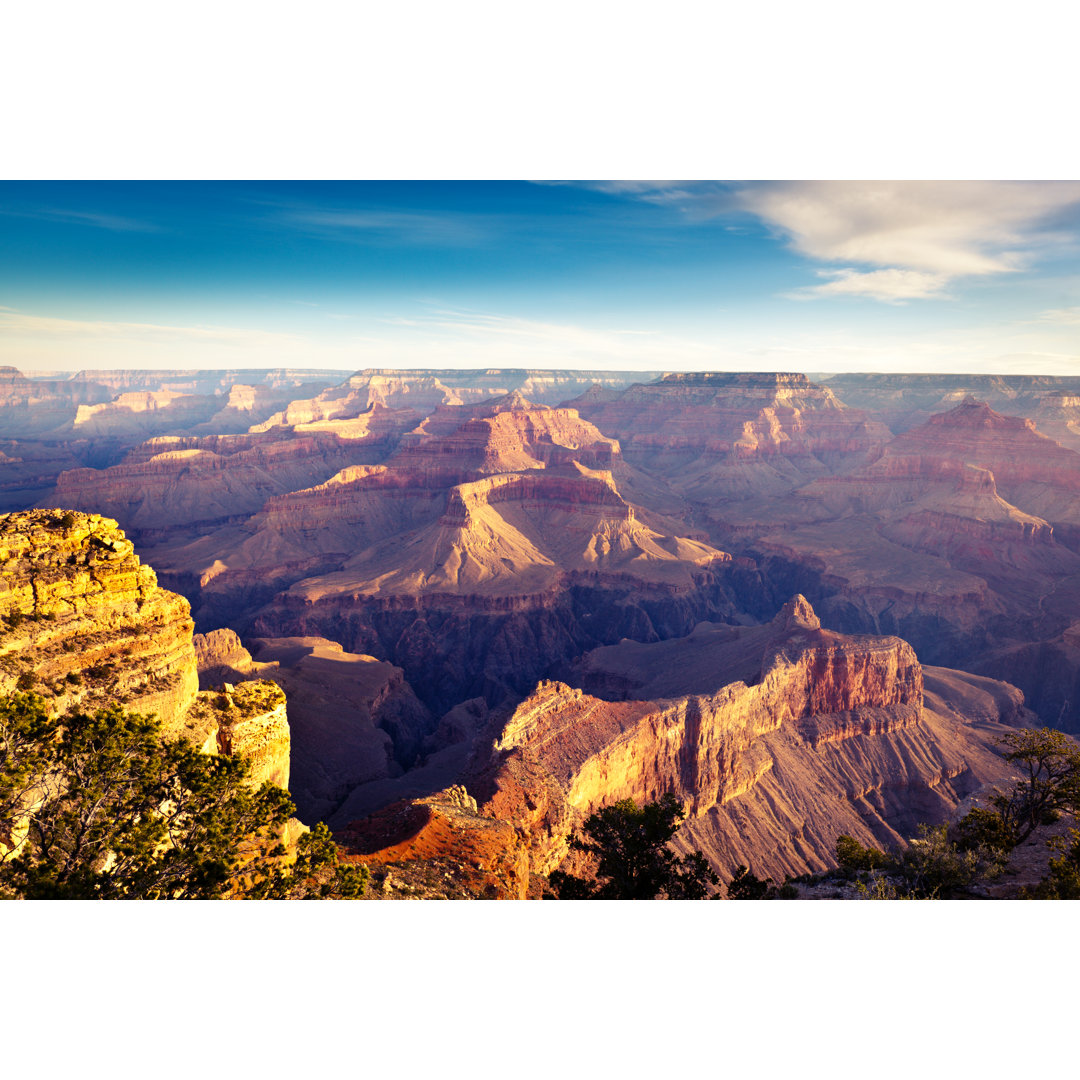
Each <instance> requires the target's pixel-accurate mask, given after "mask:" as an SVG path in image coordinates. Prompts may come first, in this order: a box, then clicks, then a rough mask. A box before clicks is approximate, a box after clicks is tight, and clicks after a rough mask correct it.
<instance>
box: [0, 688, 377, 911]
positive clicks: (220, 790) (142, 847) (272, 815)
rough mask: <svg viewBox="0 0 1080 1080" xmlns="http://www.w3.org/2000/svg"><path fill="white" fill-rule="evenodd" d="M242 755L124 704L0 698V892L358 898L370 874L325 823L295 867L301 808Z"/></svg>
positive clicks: (74, 896) (25, 895) (26, 895)
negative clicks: (57, 705)
mask: <svg viewBox="0 0 1080 1080" xmlns="http://www.w3.org/2000/svg"><path fill="white" fill-rule="evenodd" d="M247 775H248V765H247V763H246V762H244V761H242V760H241V759H239V758H231V757H218V756H212V755H208V754H202V753H200V752H199V750H198V749H197V748H196V747H194V746H193V745H191V744H190V743H188V742H186V741H184V740H179V741H176V742H166V741H163V740H162V738H161V728H160V725H159V724H158V722H157V721H156V720H154V719H153V718H152V717H147V716H140V715H138V714H135V713H126V712H124V711H123V710H122V709H121V708H118V707H114V708H111V709H99V710H97V711H96V712H94V713H92V714H90V713H69V714H68V715H67V716H65V717H63V718H62V719H58V718H55V717H50V716H49V714H48V712H47V710H46V708H45V702H44V700H43V699H42V698H41V697H39V696H38V695H36V694H22V695H15V696H12V697H9V698H2V699H0V835H2V836H6V837H9V838H10V837H25V839H24V840H23V841H22V842H21V843H19V844H16V845H14V847H13V849H12V850H9V851H7V852H6V853H5V854H4V855H2V856H0V897H8V898H22V899H37V900H50V899H52V900H55V899H63V900H84V899H96V900H112V899H146V900H159V899H213V898H220V897H225V896H236V897H257V898H263V899H275V898H291V899H307V898H318V897H325V896H343V897H348V896H356V895H359V893H360V892H362V891H363V889H364V886H365V883H366V880H367V871H366V868H360V867H355V866H351V865H348V864H342V863H340V862H339V860H338V852H337V847H336V845H335V844H334V843H333V840H332V839H331V838H330V834H329V831H328V830H327V829H326V827H325V826H321V827H316V828H315V829H314V830H312V831H311V832H310V833H308V834H307V835H306V836H305V837H303V838H302V839H301V841H300V843H299V845H298V849H297V857H296V860H295V863H294V864H292V865H288V864H287V863H286V862H285V860H284V856H285V855H286V852H285V849H284V847H283V845H282V843H281V836H282V832H283V829H284V827H285V825H286V823H287V822H288V820H289V818H290V817H291V815H292V814H293V812H294V810H295V807H294V806H293V803H292V800H291V799H290V798H289V794H288V792H286V791H284V790H282V789H281V788H278V787H274V786H273V785H272V784H263V785H262V787H261V788H259V789H258V791H255V790H253V789H252V788H251V787H250V785H249V784H248V783H247Z"/></svg>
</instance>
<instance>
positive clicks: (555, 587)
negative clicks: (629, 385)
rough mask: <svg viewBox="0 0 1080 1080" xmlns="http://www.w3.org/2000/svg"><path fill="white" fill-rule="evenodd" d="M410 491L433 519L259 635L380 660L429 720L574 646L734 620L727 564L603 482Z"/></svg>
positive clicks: (507, 685) (376, 515)
mask: <svg viewBox="0 0 1080 1080" xmlns="http://www.w3.org/2000/svg"><path fill="white" fill-rule="evenodd" d="M382 482H383V481H382V480H381V479H380V480H379V487H378V489H377V490H379V491H380V493H381V492H382V491H384V490H385V489H384V488H383V487H382V486H381V485H382ZM389 494H390V495H391V496H392V495H393V492H392V491H391V492H389ZM415 494H416V493H414V498H412V499H411V500H410V501H409V502H410V504H411V505H412V506H413V507H414V508H417V507H419V508H422V510H423V512H424V513H425V514H426V515H428V516H429V517H428V521H429V523H427V524H423V523H422V522H420V521H418V520H417V519H416V518H415V517H414V518H413V524H414V530H415V531H412V532H411V533H406V534H403V533H401V532H398V533H395V534H394V535H392V536H391V537H390V538H388V539H386V540H383V541H382V542H376V543H373V544H371V546H370V547H368V548H366V549H361V550H360V551H359V552H358V553H357V554H356V555H354V556H352V558H349V559H342V562H341V564H340V565H341V566H342V568H341V569H339V570H334V571H331V572H323V573H320V574H317V575H315V576H312V577H310V578H307V579H305V580H302V581H298V582H297V583H296V584H294V585H292V586H291V587H290V588H289V589H288V590H287V591H286V592H283V593H281V594H280V595H279V596H278V597H277V598H276V599H275V600H274V601H273V603H271V604H269V605H267V606H266V607H265V608H263V609H262V611H261V612H260V613H259V614H258V616H257V618H256V620H255V629H256V632H257V633H260V634H267V635H274V636H287V635H299V636H303V635H317V636H320V637H326V638H330V639H332V640H336V641H340V642H341V643H342V644H343V645H344V646H345V647H346V648H348V649H350V650H351V651H353V652H364V653H371V654H373V655H375V656H381V657H384V658H386V659H388V660H390V661H391V662H393V663H395V664H397V665H399V666H401V667H403V668H404V669H405V672H406V677H407V678H408V680H409V682H410V683H412V685H413V686H414V687H415V688H416V690H417V693H418V694H419V695H420V697H421V698H422V699H423V700H424V701H425V702H426V703H427V704H428V705H429V706H430V707H432V708H436V709H439V710H440V711H441V710H443V709H446V708H449V707H450V706H452V705H454V704H456V703H457V702H458V701H460V700H462V699H463V698H468V697H474V696H478V695H479V696H484V697H486V698H488V699H489V700H492V701H494V700H496V699H497V698H500V697H503V696H505V695H506V694H507V693H513V692H523V691H525V690H526V689H527V688H528V686H530V685H531V684H532V683H533V682H535V680H536V678H538V677H539V676H541V675H542V674H543V673H544V672H545V671H546V670H547V668H548V666H549V665H550V664H552V663H554V662H560V661H564V660H567V659H569V658H570V657H571V656H573V655H576V653H577V652H579V651H580V650H581V649H582V648H589V647H591V646H593V645H597V644H603V643H607V642H610V641H615V640H618V639H619V638H620V637H626V636H628V637H636V638H644V639H646V640H655V639H656V638H657V637H662V636H669V635H670V633H671V632H672V630H673V629H674V630H675V632H682V633H686V632H688V631H689V630H690V629H691V628H692V627H693V626H694V624H695V623H697V622H698V621H700V620H701V619H703V618H722V617H724V616H725V615H729V614H730V613H731V612H732V610H733V606H732V600H731V595H730V591H729V586H728V580H727V579H728V576H729V574H730V572H731V570H732V568H731V565H730V559H729V557H728V556H727V555H726V554H725V553H724V552H720V551H717V550H716V549H714V548H712V547H710V546H709V545H707V544H704V543H702V542H700V541H696V540H692V539H689V538H684V537H676V536H663V535H660V534H658V533H656V532H655V531H654V530H652V529H651V528H649V527H648V526H646V525H645V524H643V523H642V522H641V521H639V520H638V519H637V517H636V515H635V513H634V509H633V508H632V507H631V506H629V505H628V504H627V503H626V502H625V501H624V500H623V499H622V498H621V497H620V496H619V494H618V491H617V489H616V488H615V486H614V482H613V481H612V479H611V476H610V474H608V473H594V472H592V471H591V470H588V469H585V468H584V467H582V466H573V467H572V468H569V469H566V470H547V469H546V470H531V471H529V472H526V473H515V474H502V475H499V476H495V477H488V478H485V479H483V480H480V481H475V482H473V483H470V484H462V485H457V486H455V487H454V488H451V489H450V490H449V491H447V492H444V493H442V494H441V497H440V498H439V499H438V500H433V499H432V497H431V494H430V493H427V492H424V493H423V498H421V499H418V498H416V497H415ZM400 505H401V504H400V503H398V502H397V501H396V500H395V499H394V498H392V497H391V498H387V499H386V500H385V501H384V502H383V503H382V504H381V507H380V509H379V510H375V509H374V508H373V512H372V516H371V519H370V520H369V522H368V523H367V525H366V526H365V525H360V526H358V537H357V540H358V542H359V543H363V542H365V536H366V534H365V528H367V527H370V525H371V524H372V522H378V521H380V520H385V518H386V515H387V514H388V513H394V514H400V513H401V511H400V510H399V509H398V507H399V506H400ZM417 524H420V525H421V527H420V528H418V529H416V528H415V526H416V525H417ZM399 528H400V527H399ZM331 535H332V534H331ZM367 535H369V534H367ZM210 584H211V585H212V584H213V583H210Z"/></svg>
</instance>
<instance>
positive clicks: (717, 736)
mask: <svg viewBox="0 0 1080 1080" xmlns="http://www.w3.org/2000/svg"><path fill="white" fill-rule="evenodd" d="M751 633H752V634H753V635H754V636H755V640H756V642H757V643H758V644H759V645H764V650H763V651H764V656H763V659H762V662H761V668H760V673H759V676H758V678H757V679H756V680H755V681H754V682H753V683H752V684H750V685H748V684H747V683H746V682H744V681H737V682H734V683H729V684H727V685H724V686H718V687H717V688H716V689H715V690H713V691H712V692H711V693H708V694H699V693H695V694H690V695H684V696H679V697H669V698H666V699H660V700H632V701H618V702H613V701H605V700H603V699H601V698H597V697H593V696H590V695H588V694H585V693H583V692H582V691H581V690H575V689H572V688H571V687H569V686H567V685H565V684H562V683H552V682H545V683H541V684H540V685H539V686H538V687H537V689H536V690H535V692H534V693H533V694H532V695H531V696H530V697H529V698H527V699H526V700H525V701H524V702H523V703H522V704H521V705H519V706H518V708H517V709H516V710H515V711H514V713H513V715H512V716H511V717H510V718H509V720H507V721H506V723H505V724H504V725H503V728H502V731H501V734H500V736H499V739H498V741H497V743H496V745H495V747H494V750H493V752H492V756H491V759H490V763H489V765H488V767H487V770H486V772H483V773H481V775H480V777H479V778H478V779H477V781H476V782H475V786H476V790H477V792H478V794H479V793H482V800H483V801H482V805H481V811H482V812H483V813H485V814H487V815H489V816H492V817H494V818H496V819H498V820H502V821H507V822H510V823H511V824H513V825H515V827H516V828H517V829H518V830H519V832H520V833H521V834H522V835H523V838H524V840H525V843H526V845H527V847H528V850H529V858H530V865H531V867H532V869H533V871H534V872H540V873H548V872H550V871H551V870H552V869H554V868H555V867H556V866H558V865H559V863H560V862H561V861H562V860H563V858H564V857H565V856H566V853H567V840H568V836H569V834H570V833H571V832H572V830H573V829H574V828H575V827H576V826H578V825H579V824H580V822H581V821H582V820H583V818H584V817H586V816H588V815H589V814H590V813H592V812H594V811H595V810H597V809H599V808H600V807H602V806H607V805H610V804H612V803H614V802H617V801H618V800H620V799H624V798H632V799H635V800H637V801H638V802H646V801H653V800H655V799H657V798H658V797H659V796H660V795H662V794H664V793H666V792H672V793H674V794H675V795H676V796H677V797H678V798H679V800H680V802H682V804H683V805H684V807H685V808H686V810H687V812H688V819H687V822H686V823H685V824H684V825H683V827H682V828H681V830H680V833H679V837H678V842H679V845H680V846H681V847H682V848H683V849H685V850H689V849H692V848H701V849H702V850H704V851H705V853H706V855H707V856H708V857H709V859H710V861H711V862H712V863H713V865H714V867H716V868H717V869H718V870H719V871H721V873H722V874H726V875H727V876H729V877H730V874H731V871H732V870H733V869H734V867H735V865H736V864H737V863H739V862H743V863H748V864H749V865H751V866H752V868H753V869H754V871H755V873H758V874H760V875H762V876H764V874H770V875H772V876H775V877H778V878H780V879H782V878H783V876H784V875H785V874H789V873H796V874H797V873H803V872H806V871H807V870H817V869H821V868H824V867H825V866H828V865H832V864H833V863H834V846H835V840H836V837H837V835H839V834H840V833H848V834H850V835H854V836H856V837H858V838H859V839H861V840H863V842H874V843H882V842H884V841H886V840H889V841H897V840H899V839H901V837H900V835H899V833H898V832H897V827H900V828H905V827H910V828H913V818H916V817H918V816H920V815H922V814H925V815H926V819H935V820H940V818H941V817H942V816H943V815H944V814H946V813H947V812H948V811H949V810H950V808H952V807H955V806H956V804H957V802H958V801H959V799H960V798H961V797H962V796H963V795H965V794H967V793H968V792H969V791H971V790H974V789H976V788H978V787H979V786H980V785H981V784H984V783H988V782H993V781H997V780H1000V779H1002V778H1003V777H1005V776H1006V774H1007V769H1005V767H1004V765H1003V762H1002V761H1001V759H1000V758H999V757H998V756H997V755H996V754H994V753H993V752H992V751H990V750H988V749H987V747H986V743H987V742H988V741H989V740H990V739H992V738H993V736H994V735H995V734H996V733H997V732H998V731H1000V730H1002V727H1001V725H1002V722H1003V721H1004V722H1008V721H1009V720H1013V719H1014V716H1013V715H1012V714H1008V715H1005V714H1003V711H1002V710H999V711H998V712H997V714H996V715H994V716H992V717H990V718H976V717H966V716H965V717H963V720H962V721H960V722H958V721H957V716H959V715H960V714H959V713H958V712H955V711H954V712H953V714H952V715H943V714H939V713H937V712H935V711H933V709H932V708H930V709H927V708H924V703H923V674H922V670H921V668H920V666H919V664H918V662H917V660H916V658H915V654H914V653H913V651H912V650H911V648H910V646H908V645H907V644H906V643H905V642H903V641H900V640H899V639H896V638H858V637H856V638H852V637H843V636H840V635H837V634H832V633H830V632H828V631H825V630H822V629H821V628H820V626H819V625H818V624H817V620H816V618H815V617H814V615H813V612H812V610H811V609H810V608H809V605H808V604H807V603H806V601H805V600H804V599H803V598H801V597H797V598H796V599H795V600H794V601H793V602H792V603H791V604H789V605H788V606H787V607H786V608H785V609H784V611H783V612H781V614H780V615H779V616H778V617H777V619H776V620H775V621H774V623H773V624H772V625H771V626H770V627H768V628H767V629H766V630H756V631H753V632H751ZM731 640H732V639H727V640H725V639H723V638H720V639H718V640H717V642H716V643H715V644H716V655H718V656H722V654H723V652H724V651H725V650H726V649H727V647H728V646H729V645H730V644H731ZM673 644H674V643H671V642H668V643H664V644H663V645H656V646H645V647H644V648H646V649H649V648H652V649H656V650H661V649H664V648H665V646H667V647H668V649H667V651H669V652H670V646H672V645H673ZM606 651H608V652H610V651H612V650H606ZM667 663H668V666H669V669H670V659H668V661H667ZM739 663H745V655H744V656H743V657H742V658H741V659H740V660H739ZM720 667H721V669H722V668H723V667H724V662H723V661H722V660H721V663H720ZM964 678H965V677H964V676H962V675H959V674H954V675H953V679H954V681H957V682H959V683H960V684H961V685H962V684H963V680H964ZM984 682H985V680H984ZM937 685H938V688H939V689H940V688H941V686H942V685H944V684H943V683H942V682H941V680H940V679H939V680H938V684H937ZM961 697H962V695H956V694H953V700H956V701H959V700H960V698H961ZM1006 697H1007V695H1006ZM938 700H940V699H938ZM960 707H961V708H962V707H963V705H962V702H960Z"/></svg>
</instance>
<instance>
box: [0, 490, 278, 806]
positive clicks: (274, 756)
mask: <svg viewBox="0 0 1080 1080" xmlns="http://www.w3.org/2000/svg"><path fill="white" fill-rule="evenodd" d="M192 629H193V623H192V620H191V616H190V608H189V605H188V602H187V601H186V600H185V599H183V597H180V596H177V595H176V594H175V593H171V592H167V591H166V590H164V589H162V588H159V587H158V584H157V578H156V576H155V574H154V571H153V570H152V569H150V567H149V566H146V565H144V564H143V563H142V562H141V561H140V560H139V557H138V556H137V555H136V554H135V551H134V546H133V544H132V543H131V541H130V540H128V539H127V538H126V537H125V536H124V534H123V532H122V531H121V530H120V529H119V528H118V527H117V525H116V522H115V521H112V520H110V519H108V518H103V517H101V516H100V515H99V514H81V513H75V512H72V511H66V510H30V511H25V512H22V513H14V514H6V515H3V516H0V693H3V694H10V693H13V692H15V691H19V690H33V691H35V692H36V693H39V694H41V695H42V696H43V697H44V698H45V700H46V702H47V704H48V706H49V708H50V709H52V710H54V711H55V712H56V713H63V712H66V711H67V710H69V709H94V708H101V707H107V706H110V705H113V704H122V705H123V706H124V707H125V708H128V709H130V710H132V711H136V712H144V713H154V714H156V715H157V717H158V718H159V719H160V720H161V722H162V727H163V733H164V735H165V736H166V737H168V738H178V737H184V738H188V739H190V740H191V741H193V742H194V743H195V744H196V745H198V746H200V747H202V749H203V750H205V751H206V752H208V753H237V754H242V755H244V756H246V757H250V758H251V759H252V762H253V769H254V772H253V778H252V782H253V783H256V784H259V783H262V781H263V780H272V781H273V782H274V783H279V784H282V786H285V785H287V784H288V777H289V725H288V720H287V718H286V715H285V699H284V695H283V694H282V693H281V691H280V689H278V687H276V686H274V685H273V684H272V683H265V682H258V683H250V684H246V685H245V686H243V687H237V688H228V689H227V690H223V691H221V692H219V693H217V694H214V693H202V694H200V693H199V685H198V675H197V672H196V658H195V650H194V648H193V645H192Z"/></svg>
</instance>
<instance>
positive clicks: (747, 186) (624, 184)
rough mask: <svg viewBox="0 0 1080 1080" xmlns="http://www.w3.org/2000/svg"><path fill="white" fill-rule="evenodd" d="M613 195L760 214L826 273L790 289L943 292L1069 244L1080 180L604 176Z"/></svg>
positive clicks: (806, 295)
mask: <svg viewBox="0 0 1080 1080" xmlns="http://www.w3.org/2000/svg"><path fill="white" fill-rule="evenodd" d="M583 186H587V187H590V188H593V189H595V190H599V191H607V192H609V193H610V194H612V195H617V196H623V197H630V198H635V199H638V200H642V201H646V202H652V203H656V204H667V205H673V206H678V207H679V209H680V210H682V211H683V212H684V213H685V214H686V215H687V217H688V218H690V219H698V220H704V219H707V218H716V217H721V216H723V217H728V216H730V215H731V214H733V213H739V212H741V213H743V214H749V215H752V216H753V217H755V218H757V219H758V220H760V221H761V222H763V223H764V224H766V225H767V226H769V227H770V228H771V229H773V230H774V231H775V232H776V233H777V234H778V235H780V236H781V237H783V238H784V239H786V240H787V241H788V243H789V244H790V246H791V247H792V248H793V249H794V250H795V251H797V252H799V254H801V255H804V256H806V257H807V258H810V259H814V260H817V261H819V262H824V263H831V264H833V266H834V269H833V270H831V271H829V272H828V273H829V274H831V275H832V276H833V278H834V280H833V281H830V282H829V283H828V284H825V285H817V286H808V287H806V288H805V289H800V290H798V291H797V292H795V293H790V294H788V295H789V296H793V297H795V298H797V299H800V300H807V299H813V298H818V297H830V296H832V297H835V296H867V297H871V298H873V299H875V300H883V301H886V302H889V303H896V302H902V301H905V300H914V299H930V298H944V297H945V295H946V293H945V290H946V288H947V286H948V284H949V282H951V281H953V280H955V279H957V278H964V277H981V276H986V275H994V274H1006V273H1013V272H1017V271H1020V270H1024V269H1026V268H1027V267H1029V266H1030V265H1031V264H1032V263H1034V262H1035V261H1036V260H1037V259H1038V258H1039V256H1040V255H1042V254H1044V253H1046V252H1048V251H1050V250H1052V249H1055V248H1059V249H1060V248H1061V247H1063V246H1066V245H1072V246H1074V247H1075V246H1076V245H1077V240H1078V237H1077V220H1078V217H1080V182H1074V181H1057V180H1055V181H1006V180H943V181H936V180H792V181H771V180H770V181H758V182H749V183H742V182H740V183H724V182H721V181H690V182H682V181H659V180H657V181H608V182H603V183H601V182H588V183H585V184H584V185H583Z"/></svg>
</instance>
